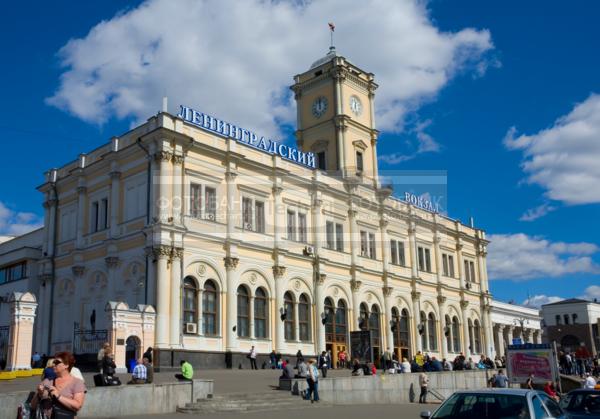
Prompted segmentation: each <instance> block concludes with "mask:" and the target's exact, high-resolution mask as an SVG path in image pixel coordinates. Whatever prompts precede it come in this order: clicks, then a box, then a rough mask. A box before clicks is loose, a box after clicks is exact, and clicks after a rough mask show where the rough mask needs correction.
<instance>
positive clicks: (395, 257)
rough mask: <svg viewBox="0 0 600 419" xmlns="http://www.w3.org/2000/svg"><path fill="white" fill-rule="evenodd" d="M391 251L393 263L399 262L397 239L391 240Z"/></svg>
mask: <svg viewBox="0 0 600 419" xmlns="http://www.w3.org/2000/svg"><path fill="white" fill-rule="evenodd" d="M390 253H391V255H392V264H394V265H397V264H398V242H397V241H396V240H390Z"/></svg>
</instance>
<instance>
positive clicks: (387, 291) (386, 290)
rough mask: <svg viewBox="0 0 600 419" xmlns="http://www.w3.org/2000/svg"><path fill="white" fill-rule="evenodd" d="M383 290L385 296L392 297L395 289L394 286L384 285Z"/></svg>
mask: <svg viewBox="0 0 600 419" xmlns="http://www.w3.org/2000/svg"><path fill="white" fill-rule="evenodd" d="M382 290H383V295H384V297H391V295H392V292H393V291H394V289H393V288H392V287H383V288H382Z"/></svg>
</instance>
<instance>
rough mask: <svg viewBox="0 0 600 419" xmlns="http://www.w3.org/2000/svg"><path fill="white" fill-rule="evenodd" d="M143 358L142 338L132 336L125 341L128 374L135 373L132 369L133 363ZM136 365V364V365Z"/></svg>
mask: <svg viewBox="0 0 600 419" xmlns="http://www.w3.org/2000/svg"><path fill="white" fill-rule="evenodd" d="M141 357H142V342H141V341H140V338H138V337H137V336H135V335H131V336H129V337H128V338H127V340H126V341H125V366H126V367H127V371H128V372H130V373H131V372H133V371H132V370H133V368H131V361H132V360H136V359H139V358H141ZM134 365H135V364H134Z"/></svg>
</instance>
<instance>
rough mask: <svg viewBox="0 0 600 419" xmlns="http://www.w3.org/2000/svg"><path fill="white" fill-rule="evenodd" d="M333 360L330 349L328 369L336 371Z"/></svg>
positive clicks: (328, 352)
mask: <svg viewBox="0 0 600 419" xmlns="http://www.w3.org/2000/svg"><path fill="white" fill-rule="evenodd" d="M332 359H333V358H332V357H331V350H329V349H328V350H327V367H328V368H330V369H334V366H333V362H332Z"/></svg>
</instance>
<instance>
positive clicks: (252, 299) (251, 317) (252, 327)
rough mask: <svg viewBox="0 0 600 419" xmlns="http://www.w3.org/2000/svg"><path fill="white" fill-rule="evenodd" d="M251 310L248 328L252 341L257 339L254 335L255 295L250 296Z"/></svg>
mask: <svg viewBox="0 0 600 419" xmlns="http://www.w3.org/2000/svg"><path fill="white" fill-rule="evenodd" d="M297 306H298V305H297V304H296V307H297ZM249 308H250V319H249V322H248V328H249V329H250V330H248V332H250V333H249V335H250V339H255V338H256V335H255V334H254V295H251V296H250V307H249ZM296 311H297V310H296Z"/></svg>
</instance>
